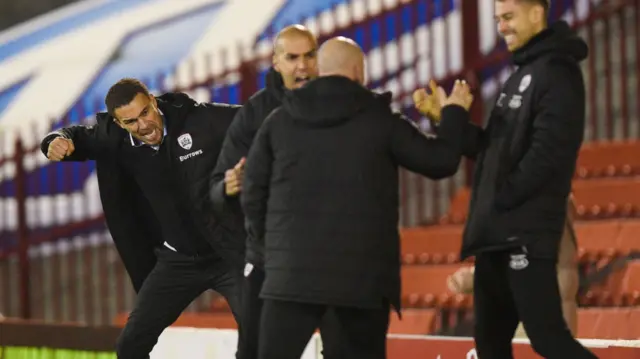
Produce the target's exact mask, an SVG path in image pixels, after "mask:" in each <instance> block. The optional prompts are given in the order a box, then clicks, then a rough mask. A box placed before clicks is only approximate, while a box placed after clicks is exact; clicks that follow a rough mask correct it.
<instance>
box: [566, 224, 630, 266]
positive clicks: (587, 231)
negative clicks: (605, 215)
mask: <svg viewBox="0 0 640 359" xmlns="http://www.w3.org/2000/svg"><path fill="white" fill-rule="evenodd" d="M574 228H575V231H576V237H577V241H578V261H580V262H582V263H586V262H597V261H600V260H607V261H608V260H611V259H612V258H614V257H615V256H617V255H619V254H620V252H619V250H618V246H617V245H616V243H617V239H618V236H619V232H620V230H621V224H620V221H618V220H606V221H593V222H577V223H576V224H575V225H574Z"/></svg>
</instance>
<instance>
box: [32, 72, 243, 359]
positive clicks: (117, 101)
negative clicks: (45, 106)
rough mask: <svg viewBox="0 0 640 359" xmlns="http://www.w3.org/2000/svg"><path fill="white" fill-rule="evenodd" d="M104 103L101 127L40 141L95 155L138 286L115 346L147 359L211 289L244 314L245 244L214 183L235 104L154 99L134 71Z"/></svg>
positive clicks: (73, 156) (75, 156) (116, 234)
mask: <svg viewBox="0 0 640 359" xmlns="http://www.w3.org/2000/svg"><path fill="white" fill-rule="evenodd" d="M105 103H106V106H107V113H98V114H97V115H96V117H97V124H96V125H95V126H72V127H67V128H63V129H60V130H57V131H54V132H53V133H51V134H49V135H47V136H46V137H45V138H44V139H43V140H42V144H41V149H42V152H43V153H44V154H46V156H47V157H48V158H49V159H50V160H52V161H85V160H96V165H97V172H98V184H99V188H100V198H101V200H102V205H103V209H104V214H105V218H106V221H107V225H108V227H109V230H110V232H111V236H112V237H113V241H114V243H115V246H116V248H117V250H118V253H119V254H120V257H121V258H122V261H123V263H124V265H125V268H126V270H127V272H128V273H129V276H130V278H131V281H132V283H133V286H134V288H135V290H136V292H137V293H138V296H137V299H136V304H135V308H134V309H133V311H132V312H131V314H130V315H129V319H128V321H127V324H126V326H125V328H124V329H123V331H122V333H121V335H120V338H119V339H118V343H117V354H118V357H119V358H127V359H129V358H131V359H137V358H148V355H149V353H150V352H151V350H152V349H153V347H154V345H155V344H156V342H157V340H158V337H159V335H160V334H161V333H162V331H163V330H164V329H165V328H166V327H168V326H169V325H171V324H172V323H173V322H174V321H175V320H176V319H177V318H178V316H179V315H180V313H181V312H182V311H183V310H184V309H185V308H186V307H187V306H188V305H189V303H191V301H193V300H194V299H195V298H196V297H197V296H198V295H200V294H201V293H202V292H204V291H206V290H207V289H213V290H215V291H217V292H218V293H220V294H221V295H223V296H224V297H225V298H226V299H227V301H228V303H229V306H230V307H231V310H232V312H233V314H234V316H235V317H236V320H237V321H239V320H238V319H239V318H238V313H239V312H240V297H239V295H240V293H239V284H240V283H239V281H240V278H241V275H242V273H241V272H242V254H243V252H244V243H243V242H242V241H235V240H233V237H230V236H228V235H227V233H226V230H225V229H224V228H223V226H222V225H221V224H220V223H219V221H218V220H217V218H216V216H215V215H214V213H213V210H212V208H211V203H210V201H209V199H208V186H207V182H208V181H207V179H208V177H209V174H210V173H211V169H212V168H213V167H214V166H215V163H216V161H217V159H218V153H219V152H220V148H221V147H222V141H223V139H224V136H225V133H226V130H227V128H228V126H229V124H230V123H231V120H232V118H233V116H234V115H235V114H236V112H237V110H238V106H230V105H224V104H215V103H214V104H207V103H196V102H195V101H194V100H192V99H191V98H190V97H189V96H187V95H186V94H182V93H167V94H164V95H162V96H159V97H155V96H153V95H151V94H150V93H149V91H148V90H147V88H146V87H145V86H144V84H142V83H141V82H140V81H138V80H135V79H123V80H121V81H119V82H118V83H116V84H115V85H113V87H111V89H110V90H109V92H108V94H107V96H106V99H105Z"/></svg>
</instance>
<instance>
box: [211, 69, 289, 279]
mask: <svg viewBox="0 0 640 359" xmlns="http://www.w3.org/2000/svg"><path fill="white" fill-rule="evenodd" d="M284 92H285V87H284V83H283V82H282V77H281V76H280V74H279V73H278V72H276V71H275V70H274V69H271V70H270V71H269V72H268V73H267V83H266V87H265V88H264V89H262V90H260V91H258V92H256V93H255V94H254V95H253V96H251V97H250V98H249V100H248V101H247V103H246V104H245V105H244V106H243V107H242V109H240V111H238V113H237V114H236V117H235V118H234V119H233V122H232V123H231V126H229V131H228V132H227V136H226V138H225V140H224V144H223V146H222V152H220V158H219V159H218V164H217V165H216V168H215V170H214V171H213V174H212V176H211V180H210V187H211V200H212V201H213V203H214V206H215V210H216V214H217V215H218V216H220V217H222V218H223V221H224V222H225V227H227V228H232V229H233V233H234V236H238V237H239V238H242V239H243V240H244V238H246V260H247V261H248V262H250V263H252V264H253V265H255V266H258V267H262V264H263V262H264V249H263V248H262V246H261V243H260V242H256V241H255V240H254V239H252V238H251V237H248V236H247V232H246V231H245V228H244V214H243V213H242V209H241V208H240V201H239V196H233V197H230V196H227V195H225V188H224V173H225V171H227V170H229V169H231V168H233V167H234V166H235V165H236V164H237V163H238V162H239V161H240V159H241V158H242V157H246V156H247V155H248V154H249V148H251V144H252V143H253V139H254V137H255V135H256V133H257V132H258V129H259V128H260V126H262V123H263V122H264V120H265V119H266V118H267V116H269V114H270V113H271V112H272V111H273V110H274V109H276V108H277V107H278V106H280V105H281V104H282V96H283V94H284Z"/></svg>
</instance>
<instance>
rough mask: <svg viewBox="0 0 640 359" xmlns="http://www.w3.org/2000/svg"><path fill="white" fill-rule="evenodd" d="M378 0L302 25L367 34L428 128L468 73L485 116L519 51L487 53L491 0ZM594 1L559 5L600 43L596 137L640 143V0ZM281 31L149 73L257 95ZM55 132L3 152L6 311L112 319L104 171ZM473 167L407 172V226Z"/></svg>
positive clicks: (202, 305)
mask: <svg viewBox="0 0 640 359" xmlns="http://www.w3.org/2000/svg"><path fill="white" fill-rule="evenodd" d="M369 3H372V2H367V1H365V2H360V1H358V2H356V1H354V2H349V3H347V4H346V5H344V4H343V5H339V6H336V7H335V8H333V9H331V10H330V11H327V12H324V13H322V14H319V15H318V16H316V17H314V18H310V19H302V20H301V21H300V22H301V23H305V24H307V25H309V26H310V28H312V29H315V30H316V32H317V33H318V34H319V38H320V41H322V40H324V39H326V38H328V37H330V36H336V35H344V36H350V37H354V38H356V39H357V40H358V41H359V42H360V43H361V45H362V47H363V48H364V50H365V52H366V53H367V54H368V56H367V64H368V67H367V69H368V75H369V78H370V79H371V86H372V87H373V88H376V89H379V90H392V91H393V92H394V101H395V103H394V105H395V106H396V107H397V108H399V109H401V110H403V111H405V112H406V113H407V114H408V115H409V116H410V117H412V118H413V119H414V120H415V121H416V122H417V123H418V124H420V125H421V126H424V128H425V129H427V130H428V123H427V122H425V121H423V120H422V119H420V117H419V116H418V115H417V114H416V112H415V111H414V110H413V108H412V105H411V100H410V99H411V92H412V91H413V90H414V89H415V88H417V87H421V86H424V85H425V84H426V83H427V81H428V80H429V79H431V78H436V79H438V81H439V82H441V83H443V84H445V85H446V84H450V83H451V80H452V79H454V78H459V77H464V78H466V79H467V80H468V81H469V82H470V83H471V84H472V85H473V86H474V91H476V98H477V99H479V100H478V101H476V103H475V104H474V107H473V109H472V117H473V121H474V122H476V123H482V122H483V121H484V119H485V118H486V116H485V114H486V111H487V109H488V108H490V107H491V106H492V103H493V101H494V96H495V93H496V91H497V89H498V86H499V84H500V83H502V81H503V80H504V79H505V76H506V75H508V73H509V66H508V56H509V55H508V53H506V52H505V50H504V47H503V46H502V45H501V41H500V40H496V41H494V42H493V44H494V45H492V46H490V47H489V49H488V50H487V49H486V48H481V44H480V39H479V33H481V32H482V31H481V25H482V24H483V23H486V19H484V20H483V16H486V14H484V15H483V13H482V12H481V11H479V6H480V4H479V3H480V1H461V2H455V4H457V5H454V2H449V1H438V2H436V1H434V0H412V1H397V2H393V1H385V2H384V4H382V2H381V4H380V6H379V7H376V8H372V7H371V6H368V5H367V4H369ZM482 3H487V1H482ZM593 3H596V2H595V1H594V2H592V1H588V0H572V1H564V2H555V1H554V2H552V4H553V8H552V17H553V18H558V17H560V16H562V17H564V18H567V19H568V20H570V22H571V23H572V24H573V25H574V26H575V27H576V28H577V29H578V31H579V33H580V34H581V35H582V36H583V37H584V38H585V39H586V40H587V42H588V43H589V45H590V48H591V56H590V57H589V59H588V60H587V61H585V64H584V72H585V80H586V85H587V94H588V101H587V102H588V108H587V109H588V126H587V129H586V139H587V140H622V139H638V137H639V135H640V133H639V132H640V130H639V123H640V121H639V119H640V98H639V97H638V89H639V88H640V77H639V76H638V73H640V71H639V70H640V61H639V58H640V54H639V53H640V40H639V38H638V34H639V33H640V29H639V25H638V20H639V15H638V9H639V6H638V5H639V3H640V0H620V1H606V0H602V1H600V2H597V3H599V5H597V6H596V5H593ZM362 4H364V5H362ZM567 4H569V5H567ZM585 4H586V5H585ZM436 5H437V6H436ZM345 6H346V7H345ZM361 6H364V8H361ZM456 6H457V7H456ZM585 6H586V8H585ZM585 9H586V10H585ZM275 30H277V29H273V31H270V32H269V33H270V34H271V37H272V36H273V34H275V33H276V31H275ZM269 40H270V39H269V36H268V37H267V39H260V40H259V41H256V45H255V46H253V47H251V48H247V47H246V46H238V47H237V48H235V49H232V50H225V51H222V52H221V53H220V54H217V55H215V56H214V55H210V56H206V57H205V58H204V59H196V60H193V61H192V62H191V63H190V64H189V65H187V66H186V67H184V68H180V69H179V70H178V71H176V74H175V75H173V76H172V77H168V76H167V75H165V74H159V75H158V76H157V77H155V78H153V79H142V80H143V81H144V82H145V83H147V84H149V86H150V88H151V89H152V90H153V91H154V92H165V91H169V90H175V91H186V92H188V93H190V94H191V95H193V96H194V97H195V98H196V99H198V100H200V101H221V102H237V101H236V100H238V101H240V102H243V101H244V100H246V99H247V98H248V97H249V96H250V95H251V94H252V93H253V92H255V91H256V90H257V89H258V88H259V87H261V86H262V84H263V78H262V75H263V74H264V72H265V70H266V69H267V68H268V65H269V62H270V56H271V54H270V50H269V47H270V45H269ZM484 47H486V46H484ZM101 110H103V105H102V99H100V100H96V101H80V102H79V103H78V104H77V105H76V106H74V107H73V108H72V109H71V110H70V111H69V113H68V114H67V116H65V117H64V118H63V119H61V120H58V119H55V120H52V121H50V122H49V123H51V124H52V126H53V127H60V126H66V125H70V124H76V123H90V122H91V121H92V120H91V114H93V113H95V112H97V111H101ZM42 135H44V129H43V126H42V122H39V125H38V126H36V125H34V126H33V131H30V132H29V135H28V136H23V137H21V138H19V139H18V140H15V139H14V138H11V139H9V140H7V141H14V142H11V143H13V144H14V145H12V146H9V147H10V148H11V149H12V150H11V151H8V152H6V153H0V312H2V313H4V314H5V315H11V316H21V317H24V318H39V319H43V320H46V321H77V322H83V323H91V324H105V323H109V322H110V321H111V320H112V318H113V317H114V316H115V314H116V313H119V312H122V311H126V310H128V309H129V308H131V306H132V303H133V298H134V294H133V292H132V289H131V286H130V284H129V280H128V278H127V276H126V274H125V273H124V270H123V267H122V265H121V263H120V261H119V258H118V256H117V253H115V250H114V248H113V246H112V244H111V240H110V237H109V235H108V232H107V231H106V228H105V226H104V224H103V218H102V214H101V207H100V202H99V194H98V191H97V185H96V183H95V181H93V180H92V179H91V176H93V170H94V165H93V163H91V162H87V163H79V164H78V163H73V164H71V163H61V164H50V163H48V162H47V160H46V159H45V158H44V156H42V154H41V153H40V151H39V148H38V145H39V140H40V138H41V137H42ZM1 141H2V139H1V138H0V142H1ZM1 145H4V144H3V143H0V146H1ZM5 147H7V146H2V147H1V148H5ZM471 168H472V163H470V162H469V161H465V163H464V164H463V165H462V166H461V170H460V171H459V172H458V174H457V175H456V176H454V177H453V178H450V179H446V180H441V181H432V180H428V179H425V178H422V177H420V176H417V175H415V174H413V173H410V172H408V171H404V170H401V171H400V173H399V176H400V182H401V190H400V191H401V192H400V196H401V205H400V211H401V225H403V226H416V225H425V224H431V223H437V222H438V221H439V220H440V219H441V218H442V216H443V215H444V214H445V213H446V211H447V208H448V204H449V200H450V198H451V196H452V195H453V194H454V193H455V192H456V191H457V190H458V189H460V188H461V187H463V186H465V185H467V184H468V182H469V174H470V173H471ZM211 299H212V294H210V293H209V294H206V295H205V296H203V297H202V298H200V299H199V300H198V301H196V302H195V303H194V304H193V305H192V306H191V307H190V310H192V311H198V310H206V309H207V308H209V305H210V304H209V303H210V302H211Z"/></svg>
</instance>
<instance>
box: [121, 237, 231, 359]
mask: <svg viewBox="0 0 640 359" xmlns="http://www.w3.org/2000/svg"><path fill="white" fill-rule="evenodd" d="M156 253H157V256H158V262H157V264H156V266H155V267H154V268H153V270H152V271H151V273H150V274H149V276H148V277H147V279H146V280H145V281H144V284H143V285H142V288H140V292H139V293H138V296H137V298H136V303H135V307H134V309H133V311H131V313H130V314H129V320H128V321H127V324H126V325H125V327H124V329H123V330H122V332H121V333H120V337H119V338H118V342H117V347H116V352H117V354H118V358H120V359H142V358H149V353H150V352H151V350H152V349H153V347H154V346H155V345H156V343H157V341H158V337H159V336H160V334H161V333H162V332H163V331H164V329H165V328H167V327H168V326H170V325H171V324H173V322H175V321H176V319H178V317H179V316H180V314H181V313H182V311H183V310H184V309H185V308H186V307H187V306H188V305H189V304H190V303H191V302H192V301H193V300H194V299H195V298H197V297H198V296H199V295H200V294H202V293H203V292H204V291H206V290H207V289H213V290H215V291H216V292H218V293H220V294H221V295H222V296H224V297H225V299H226V300H227V302H228V303H229V306H230V307H231V311H232V312H233V315H234V316H235V318H236V321H237V322H239V315H238V314H239V312H240V307H241V306H240V280H241V276H242V268H241V266H240V265H237V266H234V265H233V264H231V263H228V262H227V261H225V260H222V259H220V258H206V257H203V258H193V257H188V256H185V255H182V254H179V253H176V252H173V251H171V250H169V249H164V248H163V249H160V250H158V251H157V252H156Z"/></svg>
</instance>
